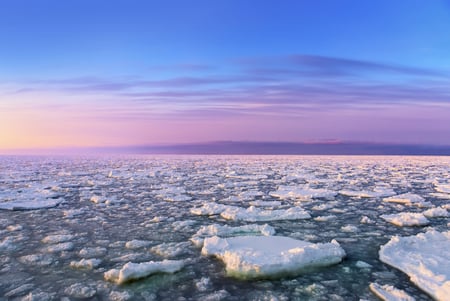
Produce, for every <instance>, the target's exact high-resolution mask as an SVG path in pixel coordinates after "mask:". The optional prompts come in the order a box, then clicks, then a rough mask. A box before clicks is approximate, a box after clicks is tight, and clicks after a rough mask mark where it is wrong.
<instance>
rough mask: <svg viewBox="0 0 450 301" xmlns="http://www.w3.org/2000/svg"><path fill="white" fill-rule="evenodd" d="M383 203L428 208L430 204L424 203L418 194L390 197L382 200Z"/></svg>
mask: <svg viewBox="0 0 450 301" xmlns="http://www.w3.org/2000/svg"><path fill="white" fill-rule="evenodd" d="M383 201H384V202H388V203H400V204H405V205H410V206H411V205H415V206H418V207H430V206H431V203H430V202H426V201H425V199H424V198H423V197H421V196H420V195H418V194H413V193H404V194H399V195H395V196H391V197H388V198H384V199H383Z"/></svg>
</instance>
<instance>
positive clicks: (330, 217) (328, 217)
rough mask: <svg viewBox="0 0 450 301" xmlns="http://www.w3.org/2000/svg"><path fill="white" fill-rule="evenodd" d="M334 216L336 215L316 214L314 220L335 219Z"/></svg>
mask: <svg viewBox="0 0 450 301" xmlns="http://www.w3.org/2000/svg"><path fill="white" fill-rule="evenodd" d="M336 218H337V216H336V215H333V214H331V215H321V216H317V217H315V218H314V220H315V221H318V222H328V221H331V220H333V219H336Z"/></svg>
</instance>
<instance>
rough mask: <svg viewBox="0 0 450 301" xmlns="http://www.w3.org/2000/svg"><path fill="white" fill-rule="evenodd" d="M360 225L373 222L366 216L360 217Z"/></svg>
mask: <svg viewBox="0 0 450 301" xmlns="http://www.w3.org/2000/svg"><path fill="white" fill-rule="evenodd" d="M359 222H360V223H361V224H374V223H375V222H374V221H373V220H372V219H371V218H370V217H368V216H365V215H364V216H363V217H361V220H360V221H359Z"/></svg>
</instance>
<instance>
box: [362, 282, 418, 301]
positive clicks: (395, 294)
mask: <svg viewBox="0 0 450 301" xmlns="http://www.w3.org/2000/svg"><path fill="white" fill-rule="evenodd" d="M369 287H370V290H371V291H372V292H373V293H374V294H375V295H376V296H377V297H378V298H380V299H381V300H383V301H415V300H416V299H414V298H413V297H411V296H410V295H408V294H407V293H406V292H405V291H402V290H399V289H397V288H395V287H393V286H392V285H379V284H378V283H371V284H370V286H369Z"/></svg>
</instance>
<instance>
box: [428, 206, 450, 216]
mask: <svg viewBox="0 0 450 301" xmlns="http://www.w3.org/2000/svg"><path fill="white" fill-rule="evenodd" d="M423 215H425V216H426V217H428V218H433V217H448V211H447V209H445V208H439V207H437V208H431V209H428V210H426V211H424V212H423Z"/></svg>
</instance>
